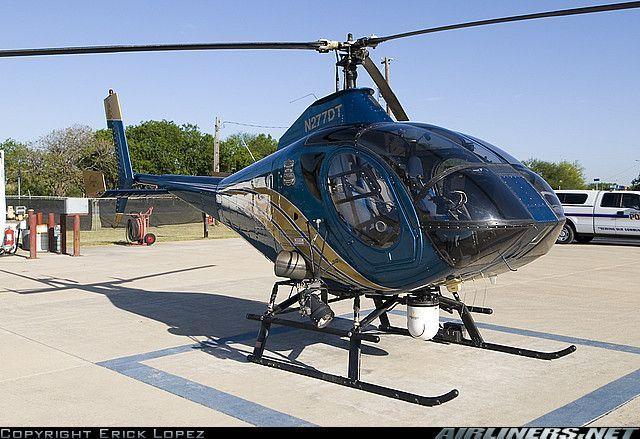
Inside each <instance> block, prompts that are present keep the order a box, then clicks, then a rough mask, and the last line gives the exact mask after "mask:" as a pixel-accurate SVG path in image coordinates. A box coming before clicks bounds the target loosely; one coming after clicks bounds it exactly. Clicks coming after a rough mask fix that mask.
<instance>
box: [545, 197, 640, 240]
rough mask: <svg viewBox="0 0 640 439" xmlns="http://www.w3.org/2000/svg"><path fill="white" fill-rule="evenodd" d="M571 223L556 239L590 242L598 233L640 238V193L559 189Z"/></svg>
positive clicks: (567, 224)
mask: <svg viewBox="0 0 640 439" xmlns="http://www.w3.org/2000/svg"><path fill="white" fill-rule="evenodd" d="M556 195H557V196H558V198H559V199H560V202H561V203H562V207H563V208H564V214H565V216H566V217H567V222H566V224H565V225H564V228H563V229H562V232H561V233H560V236H558V240H557V241H556V242H557V243H559V244H569V243H570V242H573V240H574V239H575V240H576V241H578V242H582V243H586V242H589V241H591V240H592V239H593V238H594V236H610V237H619V238H640V192H635V191H582V190H558V191H556Z"/></svg>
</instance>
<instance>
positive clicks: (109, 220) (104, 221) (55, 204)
mask: <svg viewBox="0 0 640 439" xmlns="http://www.w3.org/2000/svg"><path fill="white" fill-rule="evenodd" d="M64 200H65V199H64V198H63V197H28V196H27V197H25V196H22V197H18V196H15V195H9V196H7V206H13V207H14V208H15V207H16V206H25V207H26V208H27V209H33V210H34V211H35V212H42V213H43V217H44V221H45V222H46V221H47V215H48V214H49V213H54V214H56V221H59V217H57V214H60V213H63V212H64ZM151 206H153V215H151V220H150V224H151V225H152V226H163V225H168V224H189V223H198V222H202V212H200V211H199V210H198V209H195V208H194V207H192V206H191V205H189V204H187V203H185V202H184V201H182V200H180V199H179V198H176V197H174V196H171V195H167V196H163V197H154V198H130V199H129V201H128V203H127V209H126V213H131V212H146V211H147V209H148V208H149V207H151ZM115 214H116V200H115V198H90V199H89V215H84V216H81V217H80V230H96V229H100V228H102V227H113V226H114V219H115ZM125 225H126V219H125V220H124V221H122V222H121V223H120V224H119V225H118V227H125ZM67 227H69V228H71V227H73V218H68V219H67Z"/></svg>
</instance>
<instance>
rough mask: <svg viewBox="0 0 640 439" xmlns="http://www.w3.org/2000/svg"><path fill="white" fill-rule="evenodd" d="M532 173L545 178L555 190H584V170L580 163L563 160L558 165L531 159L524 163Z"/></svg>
mask: <svg viewBox="0 0 640 439" xmlns="http://www.w3.org/2000/svg"><path fill="white" fill-rule="evenodd" d="M524 164H525V165H526V166H527V167H529V168H530V169H531V170H532V171H534V172H535V173H537V174H539V175H540V176H541V177H542V178H544V179H545V180H546V181H547V183H549V185H551V187H552V188H554V189H584V188H585V187H586V183H585V179H584V168H583V167H582V166H581V165H580V164H579V163H578V162H568V161H566V160H563V161H561V162H558V163H554V162H546V161H543V160H538V159H529V160H526V161H525V162H524Z"/></svg>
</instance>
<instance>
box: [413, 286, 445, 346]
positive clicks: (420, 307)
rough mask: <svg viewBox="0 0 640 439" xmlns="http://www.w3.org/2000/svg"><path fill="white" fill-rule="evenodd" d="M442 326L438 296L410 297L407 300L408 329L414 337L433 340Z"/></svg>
mask: <svg viewBox="0 0 640 439" xmlns="http://www.w3.org/2000/svg"><path fill="white" fill-rule="evenodd" d="M439 327H440V302H439V300H438V297H437V296H435V295H430V296H426V297H410V298H409V299H408V300H407V329H408V330H409V334H411V336H412V337H413V338H419V339H420V340H425V341H427V340H431V339H432V338H433V337H435V335H436V334H437V333H438V329H439Z"/></svg>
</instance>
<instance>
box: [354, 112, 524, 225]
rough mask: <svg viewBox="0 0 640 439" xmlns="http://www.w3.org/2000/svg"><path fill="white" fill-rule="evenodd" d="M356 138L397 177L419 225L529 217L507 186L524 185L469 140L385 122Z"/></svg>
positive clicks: (503, 164) (487, 151)
mask: <svg viewBox="0 0 640 439" xmlns="http://www.w3.org/2000/svg"><path fill="white" fill-rule="evenodd" d="M357 141H358V143H359V144H362V145H363V146H366V147H368V148H370V149H372V150H374V151H375V152H376V153H378V154H380V155H381V156H382V157H383V158H384V159H385V160H386V161H387V163H388V164H389V165H390V166H391V167H392V168H393V170H394V171H395V172H396V173H397V174H398V175H399V176H400V178H401V179H402V180H403V182H404V183H405V184H406V186H407V187H408V189H409V192H410V194H411V197H412V198H413V202H414V205H415V207H416V211H417V212H418V214H419V216H420V221H421V223H422V224H423V225H426V224H430V223H433V222H440V221H447V222H464V223H475V222H482V223H484V224H498V223H501V222H504V221H525V220H526V221H531V220H532V217H531V214H530V212H529V210H528V209H527V208H526V207H525V205H524V204H523V203H522V202H521V200H520V199H519V198H518V197H517V196H516V195H515V194H514V192H513V191H512V190H511V189H510V187H512V184H516V185H520V186H522V183H524V185H525V186H529V184H528V183H527V182H526V181H524V179H523V177H522V175H520V173H519V172H518V171H516V170H515V169H514V168H513V167H512V166H511V165H509V164H508V163H507V162H506V161H505V160H503V159H501V158H500V156H498V155H497V154H495V153H493V152H492V151H491V150H490V149H488V148H484V147H483V146H482V145H480V144H474V143H475V142H474V141H473V140H472V139H469V138H465V137H464V136H462V135H458V134H457V133H453V132H450V131H446V130H442V133H439V132H437V130H436V129H434V128H432V127H429V128H426V127H421V126H417V125H410V124H394V123H388V124H381V125H376V126H374V127H371V128H369V129H365V130H364V131H362V132H361V133H360V135H359V136H358V140H357ZM529 187H530V186H529ZM531 190H533V188H531ZM534 192H535V191H534Z"/></svg>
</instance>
